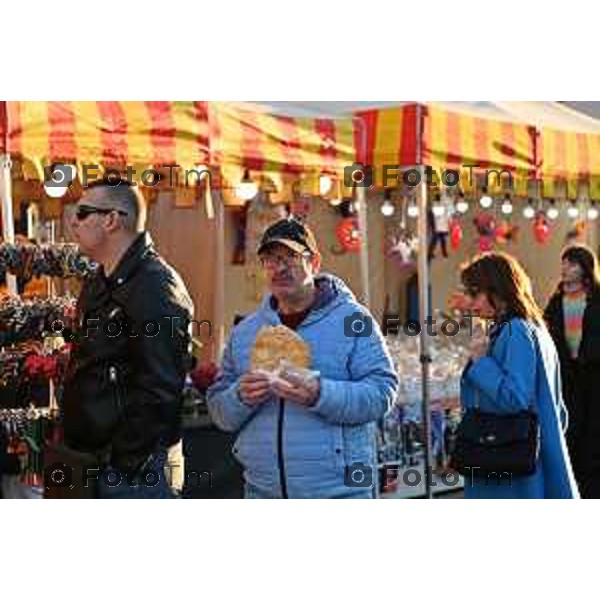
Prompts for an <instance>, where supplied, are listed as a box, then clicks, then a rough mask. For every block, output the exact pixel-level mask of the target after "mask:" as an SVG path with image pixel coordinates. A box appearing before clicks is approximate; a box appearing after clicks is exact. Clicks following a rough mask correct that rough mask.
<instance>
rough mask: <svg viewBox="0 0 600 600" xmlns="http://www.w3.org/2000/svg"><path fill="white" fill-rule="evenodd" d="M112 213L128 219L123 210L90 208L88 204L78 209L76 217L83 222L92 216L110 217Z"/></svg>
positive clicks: (81, 205)
mask: <svg viewBox="0 0 600 600" xmlns="http://www.w3.org/2000/svg"><path fill="white" fill-rule="evenodd" d="M111 212H116V213H119V214H120V215H122V216H124V217H126V216H127V213H126V212H125V211H123V210H119V209H118V208H100V207H98V206H89V205H88V204H80V205H79V206H78V207H77V212H76V213H75V217H76V218H77V220H78V221H83V220H84V219H87V218H88V217H89V216H90V215H108V214H110V213H111Z"/></svg>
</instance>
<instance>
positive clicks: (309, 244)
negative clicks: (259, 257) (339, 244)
mask: <svg viewBox="0 0 600 600" xmlns="http://www.w3.org/2000/svg"><path fill="white" fill-rule="evenodd" d="M272 244H282V245H283V246H287V247H288V248H290V249H291V250H293V251H294V252H298V253H299V254H303V253H304V252H310V253H311V254H319V249H318V247H317V241H316V240H315V236H314V235H313V232H312V231H311V230H310V229H309V228H308V226H307V225H304V223H301V222H300V221H298V219H294V218H292V217H289V218H287V219H281V221H277V222H276V223H273V225H271V226H270V227H268V228H267V230H266V231H265V232H264V233H263V236H262V238H261V240H260V244H259V246H258V254H260V253H261V252H263V251H264V250H265V249H266V248H267V246H270V245H272Z"/></svg>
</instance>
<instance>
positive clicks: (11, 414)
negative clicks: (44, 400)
mask: <svg viewBox="0 0 600 600" xmlns="http://www.w3.org/2000/svg"><path fill="white" fill-rule="evenodd" d="M57 427H58V426H57V422H56V420H55V419H54V418H53V416H52V415H51V414H50V411H49V410H48V409H44V408H28V409H22V408H16V409H0V473H2V474H3V476H8V477H18V479H19V481H20V482H21V483H23V484H25V485H28V486H36V487H41V486H42V485H43V467H44V465H43V449H44V447H45V446H46V444H47V443H48V442H50V441H51V440H53V439H54V438H55V437H56V435H57V433H58V432H57ZM2 479H3V478H2Z"/></svg>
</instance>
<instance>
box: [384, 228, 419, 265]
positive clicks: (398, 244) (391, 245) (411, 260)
mask: <svg viewBox="0 0 600 600" xmlns="http://www.w3.org/2000/svg"><path fill="white" fill-rule="evenodd" d="M418 248H419V239H418V238H417V236H415V235H413V234H411V233H409V232H408V231H407V230H406V229H404V228H400V229H399V230H398V231H397V232H396V233H395V234H392V235H391V236H390V237H389V239H388V246H387V249H386V251H385V256H386V257H387V258H388V259H389V260H390V261H392V263H393V264H394V266H395V267H396V269H397V270H398V271H399V272H400V273H405V272H414V271H415V270H416V269H417V252H418Z"/></svg>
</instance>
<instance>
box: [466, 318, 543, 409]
mask: <svg viewBox="0 0 600 600" xmlns="http://www.w3.org/2000/svg"><path fill="white" fill-rule="evenodd" d="M524 324H525V327H527V329H528V330H529V331H530V333H531V336H532V338H533V348H534V353H535V362H534V368H535V373H534V378H533V390H532V392H531V394H530V396H529V409H530V410H531V411H533V412H536V411H535V396H536V391H537V387H538V386H537V372H538V368H537V362H538V360H539V359H541V352H540V349H539V342H538V339H537V332H536V331H535V328H534V327H533V326H530V325H529V323H527V321H524ZM508 326H509V327H510V326H511V325H510V322H509V323H508ZM491 348H492V346H490V347H489V348H488V349H487V352H486V356H490V353H491ZM509 349H510V346H509ZM509 351H510V350H509ZM475 409H476V410H479V388H478V387H477V386H475Z"/></svg>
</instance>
